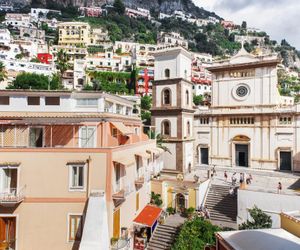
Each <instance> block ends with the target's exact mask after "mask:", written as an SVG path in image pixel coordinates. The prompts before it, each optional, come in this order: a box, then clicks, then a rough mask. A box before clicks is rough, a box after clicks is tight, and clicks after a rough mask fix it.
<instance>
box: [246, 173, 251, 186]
mask: <svg viewBox="0 0 300 250" xmlns="http://www.w3.org/2000/svg"><path fill="white" fill-rule="evenodd" d="M251 181H252V175H251V174H248V176H247V178H246V183H247V185H249V184H251Z"/></svg>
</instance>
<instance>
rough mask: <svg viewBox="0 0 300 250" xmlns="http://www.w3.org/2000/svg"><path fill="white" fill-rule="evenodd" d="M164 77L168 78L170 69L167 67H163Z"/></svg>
mask: <svg viewBox="0 0 300 250" xmlns="http://www.w3.org/2000/svg"><path fill="white" fill-rule="evenodd" d="M165 77H166V78H170V70H169V69H165Z"/></svg>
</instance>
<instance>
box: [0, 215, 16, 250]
mask: <svg viewBox="0 0 300 250" xmlns="http://www.w3.org/2000/svg"><path fill="white" fill-rule="evenodd" d="M1 247H3V249H10V250H15V249H16V217H0V249H2V248H1Z"/></svg>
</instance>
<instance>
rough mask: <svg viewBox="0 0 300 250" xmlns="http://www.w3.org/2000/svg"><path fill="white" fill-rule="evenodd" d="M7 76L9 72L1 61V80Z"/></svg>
mask: <svg viewBox="0 0 300 250" xmlns="http://www.w3.org/2000/svg"><path fill="white" fill-rule="evenodd" d="M6 78H7V72H6V70H5V66H4V64H3V62H0V82H2V81H4V80H5V79H6Z"/></svg>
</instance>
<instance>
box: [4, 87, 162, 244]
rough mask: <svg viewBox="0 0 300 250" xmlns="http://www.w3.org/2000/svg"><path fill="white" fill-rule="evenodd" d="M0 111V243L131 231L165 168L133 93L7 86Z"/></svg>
mask: <svg viewBox="0 0 300 250" xmlns="http://www.w3.org/2000/svg"><path fill="white" fill-rule="evenodd" d="M0 111H1V114H0V123H1V125H0V127H1V132H0V158H1V161H0V180H1V181H0V248H1V249H3V248H4V249H6V247H9V249H12V250H29V249H30V250H35V249H36V250H40V249H43V250H48V249H49V250H53V249H60V250H64V249H66V250H67V249H70V250H71V249H72V250H74V249H79V248H80V249H108V247H109V244H110V239H111V238H117V239H118V238H119V237H120V236H121V228H124V231H127V232H128V233H129V235H130V233H131V229H132V221H133V220H134V218H135V217H136V216H137V215H138V213H139V212H140V211H141V210H142V209H143V207H144V206H145V205H146V204H147V203H148V202H149V200H150V182H149V181H150V177H151V175H154V174H157V172H159V171H160V169H161V168H162V160H161V157H160V155H161V153H162V152H161V150H159V149H157V148H156V142H155V141H153V140H149V139H148V137H147V136H146V135H144V134H143V133H142V123H141V120H140V118H138V117H137V116H136V115H135V114H134V113H133V103H132V102H131V101H128V100H126V99H124V98H121V97H118V96H115V95H108V94H105V93H95V92H70V91H56V92H51V91H23V90H10V91H1V92H0ZM90 232H93V233H90ZM81 238H82V241H81ZM87 245H90V246H91V245H92V246H94V248H86V246H87ZM95 247H96V248H95Z"/></svg>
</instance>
